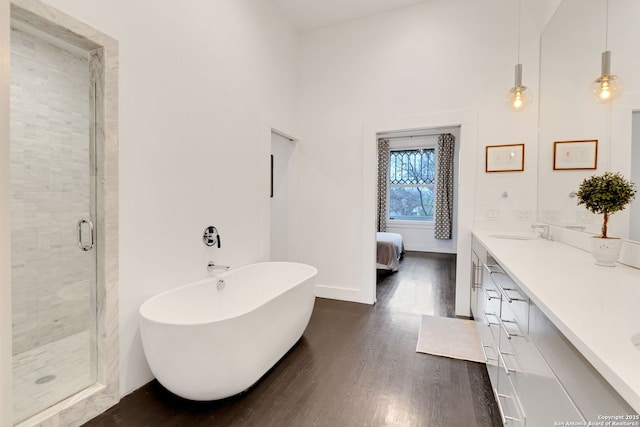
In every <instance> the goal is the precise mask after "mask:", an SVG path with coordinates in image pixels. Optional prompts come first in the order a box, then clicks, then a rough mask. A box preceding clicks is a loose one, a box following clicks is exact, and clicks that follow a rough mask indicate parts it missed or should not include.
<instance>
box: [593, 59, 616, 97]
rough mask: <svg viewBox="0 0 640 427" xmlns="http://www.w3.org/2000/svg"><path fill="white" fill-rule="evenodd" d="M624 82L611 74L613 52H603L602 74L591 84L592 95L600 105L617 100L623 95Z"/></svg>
mask: <svg viewBox="0 0 640 427" xmlns="http://www.w3.org/2000/svg"><path fill="white" fill-rule="evenodd" d="M622 89H623V85H622V80H621V79H620V77H618V76H614V75H613V74H611V51H609V50H606V51H604V52H602V73H601V75H600V77H598V78H597V79H595V80H594V81H593V83H591V94H592V96H593V98H594V100H595V101H596V102H598V103H600V104H606V103H608V102H611V101H613V100H614V99H617V98H618V97H619V96H620V95H621V94H622Z"/></svg>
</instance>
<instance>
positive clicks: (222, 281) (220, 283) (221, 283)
mask: <svg viewBox="0 0 640 427" xmlns="http://www.w3.org/2000/svg"><path fill="white" fill-rule="evenodd" d="M224 285H225V283H224V280H222V279H220V280H218V283H217V284H216V288H218V290H219V291H221V290H223V289H224Z"/></svg>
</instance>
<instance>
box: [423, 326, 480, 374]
mask: <svg viewBox="0 0 640 427" xmlns="http://www.w3.org/2000/svg"><path fill="white" fill-rule="evenodd" d="M416 351H417V352H419V353H428V354H433V355H436V356H445V357H451V358H453V359H462V360H470V361H472V362H481V363H485V360H484V357H483V356H482V350H481V349H480V340H479V339H478V333H477V332H476V325H475V323H474V321H473V320H465V319H453V318H450V317H433V316H422V323H421V324H420V335H419V337H418V346H417V347H416Z"/></svg>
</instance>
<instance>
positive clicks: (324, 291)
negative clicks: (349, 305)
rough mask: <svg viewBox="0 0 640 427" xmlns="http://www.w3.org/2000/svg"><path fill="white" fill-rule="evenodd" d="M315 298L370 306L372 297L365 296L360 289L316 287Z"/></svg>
mask: <svg viewBox="0 0 640 427" xmlns="http://www.w3.org/2000/svg"><path fill="white" fill-rule="evenodd" d="M315 292H316V297H318V298H328V299H336V300H341V301H350V302H357V303H361V304H369V305H372V304H373V303H374V301H373V299H372V298H373V295H366V294H365V292H363V291H362V289H355V288H341V287H337V286H326V285H316V291H315Z"/></svg>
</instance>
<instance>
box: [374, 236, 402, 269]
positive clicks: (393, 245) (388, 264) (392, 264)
mask: <svg viewBox="0 0 640 427" xmlns="http://www.w3.org/2000/svg"><path fill="white" fill-rule="evenodd" d="M376 240H377V258H376V268H379V269H384V270H391V271H398V268H399V266H400V265H399V263H398V261H400V258H402V254H403V253H404V242H403V240H402V235H400V234H398V233H387V232H378V233H377V234H376Z"/></svg>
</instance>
